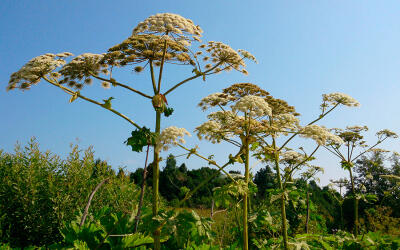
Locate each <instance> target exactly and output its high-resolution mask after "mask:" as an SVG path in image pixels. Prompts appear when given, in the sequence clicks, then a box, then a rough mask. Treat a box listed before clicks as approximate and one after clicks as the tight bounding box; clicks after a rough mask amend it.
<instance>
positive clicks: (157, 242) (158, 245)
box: [153, 112, 161, 250]
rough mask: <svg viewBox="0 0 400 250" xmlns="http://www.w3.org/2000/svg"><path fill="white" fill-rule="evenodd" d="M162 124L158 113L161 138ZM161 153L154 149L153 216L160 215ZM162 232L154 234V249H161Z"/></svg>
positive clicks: (157, 123) (157, 125)
mask: <svg viewBox="0 0 400 250" xmlns="http://www.w3.org/2000/svg"><path fill="white" fill-rule="evenodd" d="M160 124H161V113H160V112H156V130H155V133H156V134H157V135H158V136H159V135H160V130H161V129H160ZM159 155H160V152H159V150H156V149H155V148H154V160H153V216H157V215H158V196H159V195H158V186H159V175H160V169H159V161H160V157H159ZM160 232H161V230H160V229H159V228H157V229H156V230H155V231H154V232H153V238H154V249H155V250H159V249H161V243H160Z"/></svg>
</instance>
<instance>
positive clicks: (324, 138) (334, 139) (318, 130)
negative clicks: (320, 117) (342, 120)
mask: <svg viewBox="0 0 400 250" xmlns="http://www.w3.org/2000/svg"><path fill="white" fill-rule="evenodd" d="M300 136H301V137H305V138H311V139H313V140H314V141H315V142H316V143H318V145H326V144H330V143H332V144H339V145H340V144H343V140H342V139H341V138H340V137H339V136H337V135H334V134H332V133H331V132H329V131H328V130H327V129H326V128H325V127H320V126H318V125H315V124H312V125H307V126H305V127H303V128H302V129H301V130H300Z"/></svg>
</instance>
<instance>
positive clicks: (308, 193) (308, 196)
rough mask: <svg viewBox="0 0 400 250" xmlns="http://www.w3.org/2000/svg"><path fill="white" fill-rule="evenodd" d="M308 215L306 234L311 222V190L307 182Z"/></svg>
mask: <svg viewBox="0 0 400 250" xmlns="http://www.w3.org/2000/svg"><path fill="white" fill-rule="evenodd" d="M306 188H307V217H306V234H308V223H309V222H310V192H309V190H308V183H307V187H306Z"/></svg>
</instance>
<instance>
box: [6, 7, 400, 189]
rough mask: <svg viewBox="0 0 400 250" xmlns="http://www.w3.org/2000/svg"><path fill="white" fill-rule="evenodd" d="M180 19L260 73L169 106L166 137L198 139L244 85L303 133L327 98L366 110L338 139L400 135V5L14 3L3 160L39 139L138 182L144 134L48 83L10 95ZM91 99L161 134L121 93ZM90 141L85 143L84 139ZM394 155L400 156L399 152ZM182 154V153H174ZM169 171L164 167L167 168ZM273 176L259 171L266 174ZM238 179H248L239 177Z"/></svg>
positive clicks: (142, 80) (333, 165)
mask: <svg viewBox="0 0 400 250" xmlns="http://www.w3.org/2000/svg"><path fill="white" fill-rule="evenodd" d="M165 12H169V13H176V14H179V15H182V16H183V17H186V18H189V19H192V20H193V21H194V23H195V24H196V25H200V26H201V27H202V29H203V30H204V34H203V41H221V42H224V43H227V44H229V45H231V46H232V47H233V48H234V49H239V48H241V49H245V50H248V51H250V52H251V53H253V54H254V55H255V56H256V58H257V60H258V61H259V63H258V64H252V63H250V62H249V63H248V67H247V70H248V71H249V73H250V74H249V76H243V75H242V74H240V73H237V72H229V73H223V74H219V75H216V76H211V77H209V78H208V80H207V81H206V82H203V81H201V80H196V81H192V82H190V83H188V84H187V85H183V87H181V88H179V89H178V90H177V91H176V92H174V93H172V94H171V95H169V96H168V102H169V104H170V105H171V106H172V107H173V108H174V109H175V113H174V115H173V116H172V117H171V118H168V119H164V120H163V125H162V127H167V126H169V125H176V126H178V127H185V128H186V129H187V130H189V131H190V132H192V131H193V129H194V128H195V127H196V126H198V125H199V124H200V123H202V122H203V121H205V117H206V114H205V113H203V112H202V111H201V110H200V109H199V108H198V107H197V106H196V105H197V103H198V102H199V101H200V99H201V98H202V97H204V96H206V95H208V94H210V93H214V92H219V91H221V89H222V88H225V87H227V86H229V85H230V84H232V83H236V82H252V83H255V84H258V85H259V86H261V87H262V88H264V89H266V90H267V91H269V92H270V93H271V94H272V95H273V96H275V97H277V98H281V99H284V100H286V101H287V102H288V103H289V104H291V105H294V106H295V107H296V109H297V111H298V112H299V113H301V114H302V116H301V121H302V124H305V123H307V122H308V121H310V120H311V119H313V118H315V117H316V116H317V115H318V114H319V104H320V103H321V95H322V94H324V93H331V92H343V93H347V94H349V95H351V96H353V97H354V98H356V99H357V100H358V101H359V102H360V103H361V107H360V108H347V107H341V108H340V109H338V110H336V112H334V113H332V114H331V115H329V117H328V118H327V119H325V120H324V121H322V122H321V123H320V124H321V125H326V126H327V127H345V126H347V125H367V126H369V127H370V131H369V132H368V133H367V137H366V138H367V140H368V141H370V142H371V143H372V142H375V138H374V134H375V132H376V131H378V130H380V129H382V128H388V129H391V130H394V131H395V132H397V133H400V129H399V124H400V111H399V105H400V99H399V96H400V84H399V81H400V70H399V69H400V3H399V2H398V1H366V0H365V1H348V0H346V1H320V0H318V1H266V0H259V1H236V0H230V1H226V0H225V1H223V0H220V1H187V0H163V1H150V0H148V1H134V0H130V1H128V0H126V1H119V0H118V1H106V0H86V1H78V0H69V1H61V0H59V1H50V0H47V1H43V0H35V1H32V0H18V1H15V0H3V1H1V3H0V13H1V15H0V84H1V86H2V87H1V86H0V117H1V119H0V148H2V149H4V150H5V151H7V152H12V150H13V147H14V144H15V143H16V141H19V142H21V143H22V144H24V143H26V142H27V141H28V140H29V138H31V137H32V136H35V137H36V138H37V140H38V142H39V143H40V145H41V149H43V150H47V149H48V150H50V151H52V152H54V153H57V154H60V155H62V156H65V155H66V154H67V153H68V152H69V150H70V148H69V144H70V143H71V142H73V143H76V142H77V141H78V142H79V145H80V146H81V147H83V148H85V147H88V146H89V145H93V146H94V150H95V152H96V156H97V157H100V158H102V159H104V160H107V161H108V162H109V163H110V164H112V165H113V166H114V167H118V166H126V169H127V170H129V171H132V170H134V169H135V168H137V167H143V164H144V156H143V154H137V153H132V152H131V151H130V149H129V148H128V147H127V146H125V145H124V144H123V142H124V141H125V140H126V138H127V137H129V136H130V132H131V130H132V127H131V126H130V124H128V123H127V122H126V121H124V120H122V119H120V118H119V117H116V116H114V115H113V114H112V113H111V112H108V111H106V110H104V109H100V108H99V107H98V106H95V105H93V104H90V103H86V102H84V101H82V100H78V101H76V102H74V103H72V104H70V103H68V99H69V97H68V96H67V95H66V94H65V93H63V92H62V91H61V90H60V89H57V88H55V87H53V86H50V85H49V84H47V83H46V82H41V83H39V84H38V85H37V86H33V87H32V89H31V90H29V91H25V92H21V91H19V90H14V91H10V92H6V91H5V89H6V86H7V83H8V79H9V76H10V74H11V73H13V72H14V71H17V70H18V69H19V68H20V67H21V66H22V65H24V64H25V63H26V62H27V61H28V60H30V59H31V58H33V57H35V56H38V55H41V54H44V53H48V52H50V53H58V52H64V51H68V52H72V53H74V54H75V55H79V54H81V53H85V52H91V53H103V52H106V50H107V49H108V48H110V47H111V46H113V45H115V44H118V43H120V42H121V41H122V40H124V39H125V38H127V37H128V36H129V35H130V34H131V32H132V29H133V28H134V27H135V26H136V25H137V24H138V23H139V22H140V21H142V20H144V19H145V18H147V17H148V16H150V15H153V14H156V13H165ZM166 72H167V73H166V75H165V78H164V79H165V80H164V81H165V86H166V88H167V87H168V86H171V85H172V84H173V83H175V82H178V81H179V80H181V79H184V78H186V77H188V76H190V75H191V68H190V67H183V68H173V67H167V69H166ZM115 78H116V79H117V80H121V81H122V82H129V83H130V84H132V86H135V87H137V88H138V89H142V90H144V91H147V92H148V93H150V92H149V91H148V90H150V88H149V81H148V80H149V79H148V77H147V72H144V73H142V74H140V75H138V74H136V73H133V72H132V71H131V70H130V69H126V72H125V73H121V74H120V77H118V76H115ZM82 93H83V94H84V95H87V96H90V97H93V98H95V99H98V100H101V99H105V98H108V97H110V96H113V97H115V98H116V99H115V100H114V102H113V107H115V108H116V109H117V110H121V111H122V112H123V113H125V114H127V115H128V116H130V117H132V119H133V120H135V121H137V122H138V123H139V124H140V125H146V126H147V127H151V128H154V125H153V124H154V120H155V117H154V112H153V110H152V107H151V103H150V102H149V101H148V100H147V99H142V97H140V96H137V95H133V94H131V93H127V92H125V91H121V90H119V89H112V90H103V89H102V88H100V87H99V84H97V85H96V84H94V85H93V86H91V87H88V88H85V89H84V91H83V92H82ZM77 138H78V139H77ZM187 142H188V145H189V146H193V145H195V144H199V145H200V152H203V153H204V154H206V155H207V154H215V155H217V157H216V160H217V161H219V162H223V161H224V160H225V159H226V154H227V153H229V152H231V151H232V150H234V149H233V148H231V147H230V146H229V145H226V144H220V145H211V144H209V143H206V142H200V143H199V142H198V140H197V138H196V136H193V137H191V138H190V139H189V140H187ZM303 145H305V147H306V148H307V149H311V147H312V146H313V145H314V143H313V142H311V141H307V140H297V141H295V142H294V143H293V144H291V145H290V146H291V147H293V148H296V147H298V146H303ZM382 147H383V148H386V149H389V150H396V151H400V144H399V141H390V142H385V143H384V145H382ZM173 152H174V153H176V154H178V153H179V151H176V150H174V151H173ZM317 157H318V160H316V161H315V164H319V165H321V166H323V167H324V168H325V170H326V172H325V175H323V176H321V180H322V184H327V183H328V182H329V179H330V178H337V177H340V176H343V175H346V173H345V172H343V171H342V170H341V169H340V168H339V165H338V163H339V161H338V159H335V158H333V156H331V155H329V154H328V153H327V152H326V151H324V150H320V151H319V152H318V153H317ZM182 162H186V163H187V165H188V167H189V168H198V167H201V166H205V165H206V164H205V163H204V162H202V161H200V160H198V159H194V158H193V159H190V160H185V159H178V163H182ZM163 165H164V163H163V164H162V166H163ZM261 166H262V164H258V165H257V166H255V167H254V169H253V171H256V170H258V169H259V168H260V167H261ZM232 169H235V170H242V169H240V167H239V166H235V167H233V168H232Z"/></svg>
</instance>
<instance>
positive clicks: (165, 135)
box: [156, 126, 191, 151]
mask: <svg viewBox="0 0 400 250" xmlns="http://www.w3.org/2000/svg"><path fill="white" fill-rule="evenodd" d="M185 135H188V136H191V135H190V133H189V132H188V131H187V130H186V129H184V128H178V127H175V126H171V127H168V128H165V129H164V130H163V131H162V132H161V134H160V136H159V138H158V140H157V144H156V145H157V146H156V150H160V149H161V148H162V149H163V150H164V151H167V150H168V149H169V148H170V146H171V145H175V146H176V145H178V144H179V143H185V140H184V139H183V137H184V136H185Z"/></svg>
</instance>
